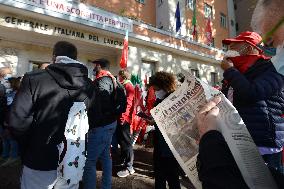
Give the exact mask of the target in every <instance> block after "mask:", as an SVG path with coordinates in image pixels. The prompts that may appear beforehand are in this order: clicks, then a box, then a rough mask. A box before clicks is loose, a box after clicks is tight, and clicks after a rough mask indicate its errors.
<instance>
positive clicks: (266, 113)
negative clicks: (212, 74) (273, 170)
mask: <svg viewBox="0 0 284 189" xmlns="http://www.w3.org/2000/svg"><path fill="white" fill-rule="evenodd" d="M224 79H225V80H226V81H227V82H228V86H226V87H225V88H223V93H224V94H225V95H227V94H228V88H229V87H230V86H231V87H232V88H233V91H234V92H233V105H234V106H235V107H236V109H237V110H238V112H239V114H240V116H241V117H242V119H243V121H244V123H245V124H246V126H247V128H248V130H249V132H250V134H251V136H252V138H253V140H254V142H255V143H256V145H257V146H261V147H282V146H283V144H284V116H283V115H284V77H283V76H282V75H281V74H279V73H278V72H277V71H276V70H275V68H274V66H273V65H272V63H271V62H270V61H266V60H263V59H260V60H258V61H257V62H256V63H255V64H254V65H253V66H252V67H250V68H249V69H248V71H247V72H245V73H244V74H241V73H240V72H239V71H238V70H237V69H235V68H229V69H228V70H226V71H225V72H224Z"/></svg>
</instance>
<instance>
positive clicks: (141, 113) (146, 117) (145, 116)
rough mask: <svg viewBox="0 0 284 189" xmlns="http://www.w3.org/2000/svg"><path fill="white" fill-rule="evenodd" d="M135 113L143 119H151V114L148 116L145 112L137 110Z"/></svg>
mask: <svg viewBox="0 0 284 189" xmlns="http://www.w3.org/2000/svg"><path fill="white" fill-rule="evenodd" d="M137 115H138V116H139V117H141V118H144V119H150V120H151V119H152V117H151V116H148V115H147V114H145V113H144V112H138V113H137Z"/></svg>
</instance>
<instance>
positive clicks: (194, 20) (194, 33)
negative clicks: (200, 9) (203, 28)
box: [192, 2, 197, 37]
mask: <svg viewBox="0 0 284 189" xmlns="http://www.w3.org/2000/svg"><path fill="white" fill-rule="evenodd" d="M196 3H197V2H195V3H194V7H193V18H192V26H193V30H192V35H193V37H194V36H195V35H196V33H197V30H196V24H197V21H196Z"/></svg>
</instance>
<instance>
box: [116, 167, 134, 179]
mask: <svg viewBox="0 0 284 189" xmlns="http://www.w3.org/2000/svg"><path fill="white" fill-rule="evenodd" d="M134 173H135V170H134V169H133V168H132V169H131V170H128V169H124V170H122V171H119V172H118V173H117V176H118V177H120V178H125V177H127V176H129V175H132V174H134Z"/></svg>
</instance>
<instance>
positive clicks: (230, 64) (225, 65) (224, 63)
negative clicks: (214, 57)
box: [221, 57, 234, 71]
mask: <svg viewBox="0 0 284 189" xmlns="http://www.w3.org/2000/svg"><path fill="white" fill-rule="evenodd" d="M231 67H234V64H233V62H232V61H231V60H229V59H228V58H227V57H224V59H223V60H222V62H221V68H222V69H223V70H224V71H226V70H227V69H229V68H231Z"/></svg>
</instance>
